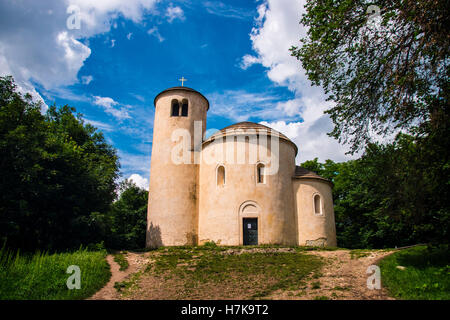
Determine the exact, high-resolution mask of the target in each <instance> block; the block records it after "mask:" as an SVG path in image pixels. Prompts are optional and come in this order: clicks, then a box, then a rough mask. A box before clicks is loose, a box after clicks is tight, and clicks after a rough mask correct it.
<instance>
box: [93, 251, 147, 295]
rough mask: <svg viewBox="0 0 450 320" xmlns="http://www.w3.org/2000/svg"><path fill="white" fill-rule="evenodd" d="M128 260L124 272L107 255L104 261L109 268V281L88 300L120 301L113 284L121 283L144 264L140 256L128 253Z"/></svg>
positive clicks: (110, 256)
mask: <svg viewBox="0 0 450 320" xmlns="http://www.w3.org/2000/svg"><path fill="white" fill-rule="evenodd" d="M126 258H127V260H128V264H129V266H128V268H127V270H125V271H120V270H119V269H120V266H119V264H117V262H115V261H114V257H113V256H112V255H108V256H107V257H106V260H107V261H108V263H109V265H110V268H111V274H112V275H111V279H109V282H108V283H107V284H106V285H105V286H104V287H103V288H102V289H100V291H97V292H96V293H95V294H94V295H93V296H92V297H90V298H89V299H88V300H117V299H120V295H119V293H118V291H117V289H116V288H114V284H115V283H116V282H121V281H123V280H125V279H127V278H128V277H129V276H130V275H131V274H133V273H136V272H138V271H139V270H140V269H141V268H142V267H143V266H145V264H146V260H145V259H144V256H143V255H142V254H137V253H132V252H128V253H127V254H126Z"/></svg>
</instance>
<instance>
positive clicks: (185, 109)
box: [181, 100, 188, 117]
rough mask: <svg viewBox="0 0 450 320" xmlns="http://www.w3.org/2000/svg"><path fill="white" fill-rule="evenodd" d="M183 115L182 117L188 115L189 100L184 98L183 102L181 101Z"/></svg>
mask: <svg viewBox="0 0 450 320" xmlns="http://www.w3.org/2000/svg"><path fill="white" fill-rule="evenodd" d="M181 116H182V117H187V116H188V101H187V100H183V102H182V103H181Z"/></svg>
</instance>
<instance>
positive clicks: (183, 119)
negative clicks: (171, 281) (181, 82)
mask: <svg viewBox="0 0 450 320" xmlns="http://www.w3.org/2000/svg"><path fill="white" fill-rule="evenodd" d="M154 104H155V107H156V110H155V119H154V126H153V144H152V155H151V167H150V187H149V199H148V213H147V239H146V246H147V247H159V246H174V245H194V244H197V241H198V239H197V235H198V230H197V228H198V189H199V188H198V173H199V163H198V159H197V156H196V154H199V152H200V149H201V142H202V137H203V134H204V132H205V129H206V113H207V110H208V109H209V102H208V100H207V99H206V98H205V97H204V96H203V95H202V94H201V93H199V92H197V91H195V90H193V89H190V88H187V87H174V88H169V89H166V90H164V91H162V92H161V93H159V94H158V95H157V96H156V97H155V101H154ZM197 151H198V153H197Z"/></svg>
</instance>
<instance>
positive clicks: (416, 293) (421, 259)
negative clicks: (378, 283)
mask: <svg viewBox="0 0 450 320" xmlns="http://www.w3.org/2000/svg"><path fill="white" fill-rule="evenodd" d="M379 266H380V269H381V280H382V283H383V285H384V286H385V287H387V289H388V291H389V293H390V294H391V295H393V296H394V297H396V298H398V299H407V300H449V299H450V253H449V248H448V246H441V247H440V248H434V249H433V250H428V249H427V247H426V246H420V247H413V248H409V249H405V250H401V251H398V252H395V253H393V254H391V255H389V256H387V257H386V258H384V259H383V260H382V261H381V262H380V264H379ZM397 266H402V267H405V269H404V270H401V269H399V268H397Z"/></svg>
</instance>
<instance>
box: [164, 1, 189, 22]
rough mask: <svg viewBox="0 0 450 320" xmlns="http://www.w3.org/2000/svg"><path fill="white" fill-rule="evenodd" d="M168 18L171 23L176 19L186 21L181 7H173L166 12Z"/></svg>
mask: <svg viewBox="0 0 450 320" xmlns="http://www.w3.org/2000/svg"><path fill="white" fill-rule="evenodd" d="M166 17H167V21H168V22H169V23H172V22H173V21H174V20H176V19H179V20H181V21H183V20H185V17H184V12H183V9H181V8H180V7H173V6H172V5H170V6H169V7H168V8H167V10H166Z"/></svg>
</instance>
